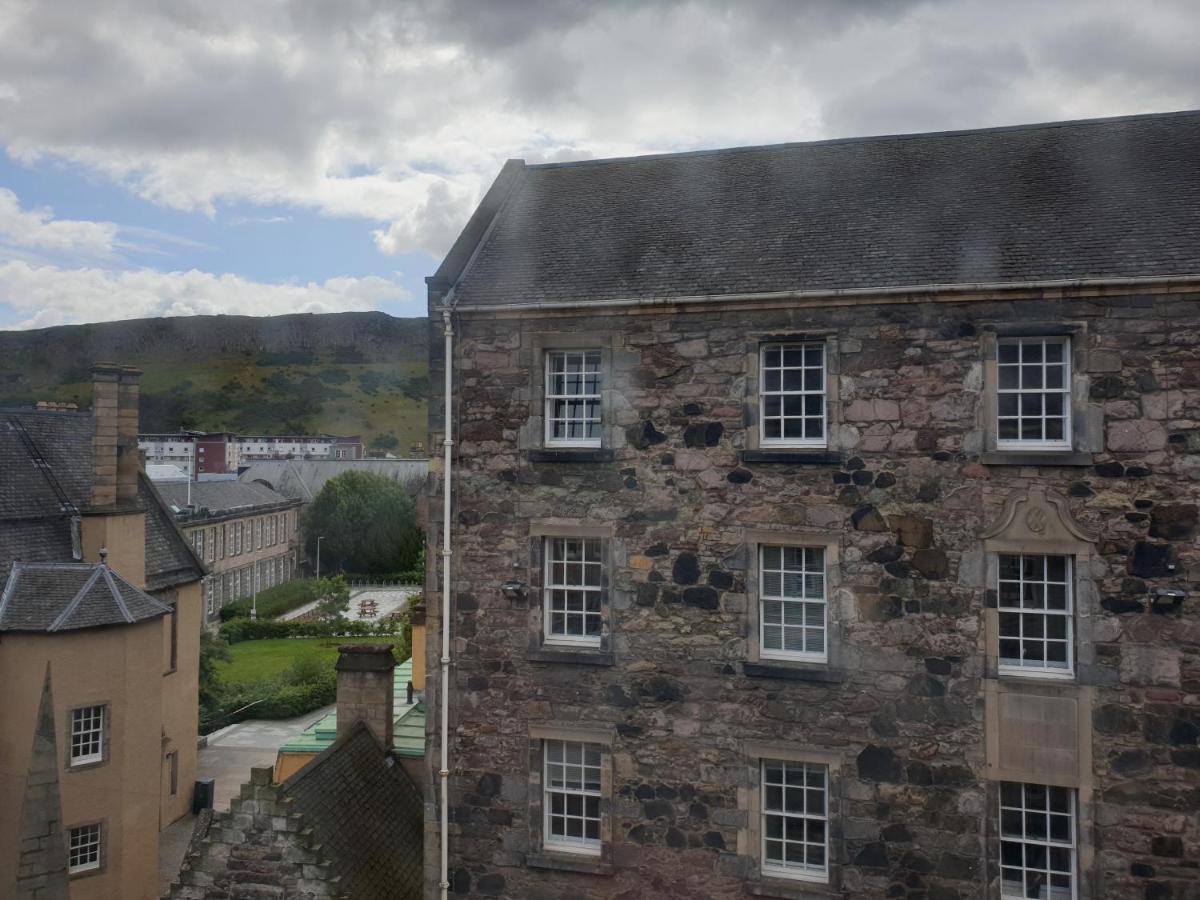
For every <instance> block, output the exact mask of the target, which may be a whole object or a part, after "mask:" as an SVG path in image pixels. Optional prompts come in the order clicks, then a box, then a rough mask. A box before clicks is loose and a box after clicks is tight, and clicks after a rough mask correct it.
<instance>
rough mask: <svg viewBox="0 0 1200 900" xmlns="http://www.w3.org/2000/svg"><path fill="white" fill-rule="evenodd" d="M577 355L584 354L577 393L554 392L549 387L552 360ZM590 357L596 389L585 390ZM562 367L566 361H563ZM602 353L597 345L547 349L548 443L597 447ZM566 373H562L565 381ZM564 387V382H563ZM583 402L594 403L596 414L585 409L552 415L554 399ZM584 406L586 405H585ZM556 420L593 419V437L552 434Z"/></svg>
mask: <svg viewBox="0 0 1200 900" xmlns="http://www.w3.org/2000/svg"><path fill="white" fill-rule="evenodd" d="M572 356H578V357H583V368H582V370H581V381H582V382H583V384H581V386H580V387H581V392H580V393H578V394H570V393H566V392H565V390H564V392H563V393H560V394H556V393H554V392H553V390H552V385H553V384H554V376H553V373H552V367H553V364H554V360H555V359H558V358H562V359H563V360H566V359H567V358H568V357H572ZM589 358H594V360H595V374H596V392H595V393H586V392H584V391H586V380H587V376H588V375H589V374H590V372H589V370H588V366H589V364H590V362H591V360H590V359H589ZM564 371H565V363H564ZM603 378H604V356H603V354H602V352H601V350H600V349H599V348H595V349H590V350H589V349H584V350H547V351H546V363H545V386H544V387H545V419H546V426H545V427H546V431H545V441H546V446H547V447H599V446H601V443H602V431H601V429H602V428H603V426H604V381H603ZM565 380H566V377H565V375H564V382H565ZM564 387H565V385H564ZM560 401H563V402H570V401H575V402H582V403H584V404H591V403H595V405H596V414H595V417H594V418H593V417H592V416H590V415H587V414H586V413H585V414H584V416H583V417H582V418H578V417H572V416H555V415H554V405H555V403H557V402H560ZM585 409H586V406H585ZM555 422H568V423H570V422H584V423H585V424H588V425H590V424H592V423H593V422H594V423H595V427H596V436H595V437H594V438H571V437H555V436H554V424H555Z"/></svg>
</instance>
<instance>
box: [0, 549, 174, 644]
mask: <svg viewBox="0 0 1200 900" xmlns="http://www.w3.org/2000/svg"><path fill="white" fill-rule="evenodd" d="M170 611H171V608H170V607H169V606H166V605H165V604H163V603H160V602H158V601H157V600H155V599H154V598H153V597H151V596H150V595H149V594H147V593H145V592H144V591H140V590H138V589H137V588H136V587H134V586H133V585H132V584H130V583H129V582H128V581H126V580H125V579H124V578H122V577H121V576H120V575H118V574H117V573H116V572H114V571H113V570H112V569H110V568H109V567H108V566H107V565H106V564H104V563H96V564H94V565H93V564H91V563H23V562H18V563H14V564H13V566H12V570H11V571H10V572H9V575H8V580H7V582H6V583H5V585H4V590H3V593H0V631H73V630H76V629H79V628H98V627H100V626H103V625H132V624H134V623H135V622H141V621H144V620H146V619H153V618H157V617H158V616H162V615H166V614H167V613H169V612H170Z"/></svg>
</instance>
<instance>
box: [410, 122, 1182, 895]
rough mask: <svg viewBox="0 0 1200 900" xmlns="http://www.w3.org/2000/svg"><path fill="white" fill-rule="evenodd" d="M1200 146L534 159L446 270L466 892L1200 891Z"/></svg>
mask: <svg viewBox="0 0 1200 900" xmlns="http://www.w3.org/2000/svg"><path fill="white" fill-rule="evenodd" d="M1197 158H1200V113H1179V114H1170V115H1161V116H1141V117H1130V118H1124V119H1111V120H1094V121H1083V122H1071V123H1054V124H1050V125H1040V126H1027V127H1019V128H1006V129H988V130H983V131H969V132H953V133H944V134H929V135H904V136H894V137H884V138H864V139H856V140H846V141H829V142H818V143H810V144H790V145H780V146H775V147H755V148H740V149H732V150H722V151H712V152H700V153H691V154H687V153H685V154H669V155H663V156H651V157H644V158H635V159H620V160H596V161H587V162H579V163H562V164H543V165H526V164H524V163H523V162H521V161H519V160H517V161H510V162H509V163H508V164H506V166H505V167H504V169H503V171H502V172H501V174H500V176H499V177H498V178H497V180H496V182H495V184H494V185H493V186H492V188H491V190H490V191H489V193H488V194H487V195H486V196H485V198H484V199H483V201H482V203H481V205H480V207H479V209H478V210H477V211H476V213H475V215H474V216H473V217H472V219H471V221H470V222H469V223H468V225H467V227H466V229H465V230H464V232H463V234H462V236H461V237H460V238H459V240H458V242H457V243H456V244H455V245H454V247H453V248H452V250H451V251H450V253H449V254H448V256H447V257H446V259H445V261H444V262H443V264H442V266H441V268H440V269H439V271H438V273H437V274H436V275H435V276H434V277H432V278H431V279H429V316H430V361H431V375H430V383H431V384H432V385H434V386H435V388H437V389H439V390H440V387H441V385H442V384H443V377H444V375H445V372H446V369H447V368H449V375H450V383H451V391H450V396H449V402H448V403H446V401H447V398H446V397H445V396H443V395H441V394H440V393H438V394H437V395H435V396H434V397H432V398H431V400H430V430H431V435H430V446H431V447H435V448H436V447H443V446H444V445H443V440H445V439H447V438H448V439H449V440H450V441H451V442H452V443H451V445H450V452H449V453H448V454H447V456H446V458H445V459H444V460H443V459H438V458H435V459H432V460H431V461H430V468H431V479H430V489H429V490H430V494H429V504H430V512H431V514H430V520H431V525H430V533H429V547H430V548H431V552H430V553H429V560H430V562H429V572H428V577H427V584H426V597H427V604H428V609H429V623H430V624H429V637H428V646H427V658H428V660H429V661H430V664H429V668H428V694H427V698H428V716H427V722H428V732H427V735H428V740H429V746H428V752H427V758H428V759H429V760H431V764H433V765H435V766H436V767H437V768H438V769H444V770H445V772H446V776H445V780H446V789H447V794H448V801H447V802H446V803H445V804H443V803H442V802H441V800H440V797H439V794H438V789H437V785H438V779H437V777H436V775H437V771H436V770H435V772H434V775H435V777H434V778H433V784H434V785H435V788H434V791H433V793H432V794H431V795H430V797H429V803H428V804H427V807H426V809H427V833H428V834H429V835H430V838H429V840H427V841H426V873H427V875H426V891H427V894H426V895H427V896H436V895H437V893H438V890H439V883H444V884H445V885H446V887H447V889H448V891H449V892H450V893H452V894H454V895H455V896H463V897H503V898H512V900H517V898H556V897H568V896H569V897H581V898H635V897H655V898H696V897H704V898H721V900H726V898H729V900H732V898H743V897H778V898H791V900H808V898H833V897H840V898H848V897H854V898H896V897H902V898H926V900H965V898H985V897H986V898H1047V900H1048V898H1064V900H1065V898H1080V900H1084V898H1088V900H1100V898H1105V900H1111V898H1130V900H1132V898H1138V900H1141V898H1176V900H1182V898H1195V897H1197V896H1198V895H1197V893H1196V891H1197V869H1196V862H1195V861H1196V859H1197V857H1198V856H1200V820H1198V819H1197V810H1198V809H1200V743H1198V742H1200V650H1198V646H1200V645H1198V643H1197V634H1198V632H1197V603H1198V602H1200V600H1198V598H1197V594H1196V591H1197V582H1200V547H1198V544H1197V537H1198V527H1200V513H1198V509H1200V219H1197V217H1196V214H1195V210H1196V208H1197V203H1198V202H1200V168H1198V167H1197V166H1196V165H1195V160H1196V159H1197ZM447 350H448V353H447ZM446 408H448V409H449V416H448V417H447V416H446V415H445V414H444V410H445V409H446ZM447 465H449V469H447ZM445 491H449V496H450V502H451V506H450V509H449V519H448V521H449V524H450V527H449V531H448V534H444V533H443V530H442V519H441V515H440V511H441V505H440V504H442V503H443V501H444V498H445V493H444V492H445ZM443 546H444V547H446V548H448V549H449V551H450V552H449V555H448V557H447V556H445V555H439V554H438V553H436V552H434V548H442V547H443ZM443 566H447V567H448V571H449V578H448V579H445V578H444V577H443ZM447 632H448V639H449V642H448V647H449V651H450V662H449V665H448V672H449V680H448V681H446V680H444V679H443V677H442V667H441V664H440V661H441V658H442V655H443V650H442V643H441V641H442V638H443V634H444V633H447ZM443 702H445V703H446V704H447V708H448V710H449V715H448V717H446V718H443V716H442V713H441V710H442V703H443ZM443 749H444V750H445V752H446V755H447V758H446V763H445V765H444V766H443V765H442V764H441V763H440V761H439V757H440V753H441V752H442V750H443ZM440 840H444V841H445V852H446V854H447V859H448V864H447V867H446V870H445V871H444V872H443V871H442V869H441V860H440V853H441V851H442V847H441V846H440V845H439V841H440Z"/></svg>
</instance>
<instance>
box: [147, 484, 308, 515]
mask: <svg viewBox="0 0 1200 900" xmlns="http://www.w3.org/2000/svg"><path fill="white" fill-rule="evenodd" d="M156 488H157V489H158V492H159V494H161V495H162V497H163V499H164V500H166V501H167V505H168V506H170V507H174V508H175V509H179V510H183V509H187V505H188V486H187V485H186V484H176V483H173V482H171V483H167V482H164V483H160V484H158V485H156ZM191 499H192V505H193V506H195V507H196V508H197V509H201V508H203V509H207V510H208V511H209V513H210V514H211V515H214V516H221V515H228V514H230V513H240V512H244V513H249V512H251V511H252V510H254V509H260V508H268V507H276V506H279V505H281V504H290V503H292V500H291V499H289V498H288V497H285V496H283V495H282V494H279V493H276V492H275V491H273V490H271V489H270V488H268V487H264V486H263V485H261V484H252V483H247V482H242V481H197V482H195V483H194V484H192V486H191Z"/></svg>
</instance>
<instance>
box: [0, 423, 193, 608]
mask: <svg viewBox="0 0 1200 900" xmlns="http://www.w3.org/2000/svg"><path fill="white" fill-rule="evenodd" d="M94 423H95V420H94V419H93V417H92V415H91V414H90V413H86V412H84V413H77V412H63V411H59V410H56V411H38V410H33V409H5V410H0V580H2V579H3V578H4V577H5V576H6V575H7V573H8V570H9V567H10V566H11V565H12V564H13V562H15V561H17V560H20V561H22V562H27V563H34V562H61V563H65V562H69V561H71V560H72V559H73V552H74V546H73V540H72V534H71V530H72V524H71V516H72V515H73V514H74V513H75V512H77V511H79V510H81V509H85V508H86V507H87V506H88V505H89V503H90V502H91V494H92V482H91V478H92V434H93V431H94ZM138 503H139V505H140V506H142V507H143V508H144V509H145V510H146V588H147V590H161V589H164V588H169V587H174V586H176V585H179V584H186V583H188V582H192V581H198V580H199V579H200V578H201V577H202V576H203V574H204V568H203V564H202V563H201V562H200V561H199V560H198V559H197V558H196V556H195V554H194V553H193V552H192V549H191V547H190V546H189V545H188V542H187V540H186V539H185V538H184V537H183V535H182V534H181V533H180V532H179V529H178V527H177V526H176V525H175V523H174V521H173V518H172V516H170V515H169V514H168V513H167V512H166V511H165V508H164V504H163V502H162V500H161V499H160V498H159V496H158V495H157V493H156V492H155V491H154V488H153V486H152V485H151V484H150V482H149V480H148V479H146V478H145V477H142V478H141V479H140V481H139V483H138Z"/></svg>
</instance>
